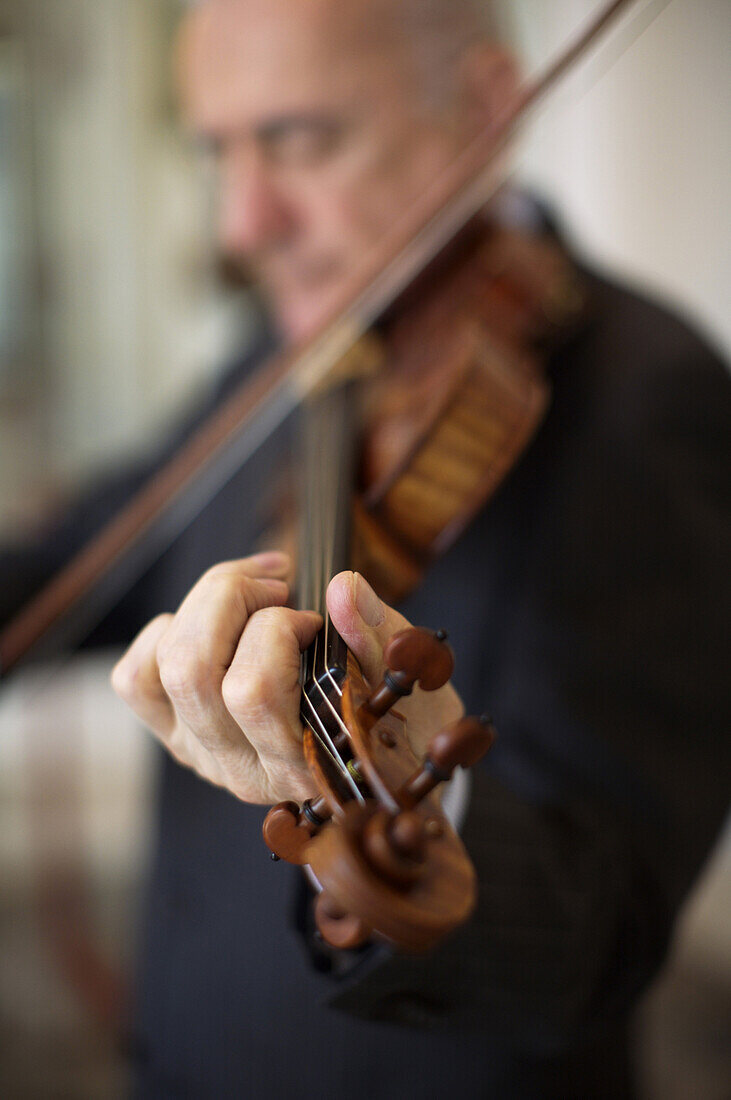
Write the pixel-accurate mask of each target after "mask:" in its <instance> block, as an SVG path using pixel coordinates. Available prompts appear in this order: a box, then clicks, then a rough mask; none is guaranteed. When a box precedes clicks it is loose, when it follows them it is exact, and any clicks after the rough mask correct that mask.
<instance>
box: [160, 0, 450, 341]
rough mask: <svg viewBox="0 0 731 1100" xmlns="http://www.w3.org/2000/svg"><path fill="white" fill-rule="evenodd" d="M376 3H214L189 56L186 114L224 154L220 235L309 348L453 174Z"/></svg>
mask: <svg viewBox="0 0 731 1100" xmlns="http://www.w3.org/2000/svg"><path fill="white" fill-rule="evenodd" d="M380 9H381V5H379V4H377V3H375V2H371V3H370V4H369V3H368V0H340V3H336V2H335V0H208V2H207V3H205V4H203V5H202V7H201V8H199V9H198V10H197V11H196V12H195V13H194V14H193V15H192V16H191V17H190V19H189V21H188V25H187V27H186V29H185V31H184V35H183V39H182V49H181V75H182V90H183V104H184V111H185V115H186V117H187V120H188V121H189V123H190V124H191V126H192V128H193V129H194V130H195V131H196V132H197V133H198V134H199V135H201V136H202V137H203V138H204V139H206V140H207V141H208V142H209V143H210V144H211V145H212V147H213V149H214V152H215V156H216V161H217V164H218V170H219V235H220V243H221V245H222V247H223V249H224V250H225V252H226V254H227V255H228V256H230V257H232V258H233V259H234V260H236V261H237V262H240V263H241V264H242V265H244V266H245V267H246V269H247V270H248V271H249V272H250V273H251V274H252V275H253V277H254V278H255V279H256V280H257V281H258V282H259V283H260V285H261V286H262V288H263V290H264V293H265V296H266V298H267V299H268V301H269V304H270V306H271V308H272V310H273V313H274V316H275V319H276V320H277V322H278V324H279V326H280V328H281V330H282V333H283V334H284V336H285V337H286V338H288V339H290V340H298V339H301V338H303V337H306V336H307V335H308V333H310V332H311V331H312V330H313V329H314V328H316V327H317V325H318V324H319V323H320V322H321V321H322V320H323V319H324V318H325V317H326V316H327V314H328V313H329V312H330V310H331V309H332V308H333V305H334V303H335V302H336V301H337V300H338V298H339V295H340V293H341V292H342V287H343V284H344V282H345V281H346V280H347V277H348V275H350V274H352V272H353V270H354V269H357V266H358V264H359V263H362V262H363V259H364V257H365V256H366V254H367V253H368V250H369V249H370V248H371V247H373V246H374V245H375V244H376V243H377V242H378V241H379V240H380V239H381V238H382V236H383V234H384V232H385V231H386V230H387V229H388V227H389V226H391V225H392V224H393V223H394V221H395V220H396V219H397V217H398V216H399V214H400V213H403V212H404V211H405V210H406V209H408V206H409V204H410V203H411V202H412V201H413V200H414V199H415V198H416V197H417V196H418V195H419V194H420V193H421V192H422V191H423V190H424V188H425V186H426V185H427V184H428V183H429V182H430V181H431V180H433V179H434V177H435V176H436V175H437V173H439V172H440V171H442V170H443V169H444V168H445V167H446V165H447V164H448V163H449V162H450V161H451V160H452V158H453V157H454V156H455V154H456V152H457V151H458V149H459V147H460V146H461V145H462V144H463V142H464V140H465V133H464V128H463V126H462V125H461V124H460V120H459V117H458V116H457V115H456V114H455V113H454V112H453V115H452V117H447V115H445V114H442V113H440V114H439V115H437V113H436V112H435V111H434V110H432V109H430V108H429V107H428V106H427V100H426V97H425V96H424V95H423V88H420V85H419V81H418V79H417V78H416V76H415V72H414V66H413V58H412V53H411V51H410V50H409V49H408V47H407V46H406V44H405V42H404V41H403V40H401V39H400V37H399V35H398V33H397V32H396V31H395V30H394V29H393V28H392V27H391V26H387V25H385V24H386V23H387V20H385V19H383V18H382V19H381V24H380V25H379V23H378V21H379V14H378V13H379V11H380Z"/></svg>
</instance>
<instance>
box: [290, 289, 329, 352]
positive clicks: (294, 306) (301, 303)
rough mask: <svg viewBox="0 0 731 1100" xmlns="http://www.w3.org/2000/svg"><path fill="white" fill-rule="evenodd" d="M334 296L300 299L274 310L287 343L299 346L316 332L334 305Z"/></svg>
mask: <svg viewBox="0 0 731 1100" xmlns="http://www.w3.org/2000/svg"><path fill="white" fill-rule="evenodd" d="M335 297H336V296H335V294H332V293H331V294H326V295H318V296H317V297H316V298H314V297H313V298H302V299H300V300H298V301H297V302H290V303H287V304H286V305H284V306H282V307H280V308H279V309H277V310H276V314H277V318H278V321H279V327H280V329H281V330H282V334H283V335H284V337H285V339H286V341H287V343H289V344H299V343H302V342H303V341H305V340H308V339H309V338H310V337H311V336H314V334H315V333H316V332H317V330H318V329H319V328H320V326H321V325H322V324H323V322H324V321H325V320H326V318H327V317H328V315H329V314H330V311H331V309H332V307H333V305H334V301H335Z"/></svg>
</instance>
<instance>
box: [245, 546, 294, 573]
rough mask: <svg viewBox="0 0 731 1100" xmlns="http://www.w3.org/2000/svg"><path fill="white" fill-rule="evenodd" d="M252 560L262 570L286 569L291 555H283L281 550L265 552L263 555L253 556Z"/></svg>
mask: <svg viewBox="0 0 731 1100" xmlns="http://www.w3.org/2000/svg"><path fill="white" fill-rule="evenodd" d="M250 560H251V561H254V562H256V564H257V565H258V566H259V568H260V569H286V568H287V566H288V565H289V554H283V553H282V552H281V551H280V550H263V551H262V552H261V554H253V555H252V556H251V559H250Z"/></svg>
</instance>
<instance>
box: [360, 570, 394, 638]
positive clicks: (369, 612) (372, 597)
mask: <svg viewBox="0 0 731 1100" xmlns="http://www.w3.org/2000/svg"><path fill="white" fill-rule="evenodd" d="M354 582H355V593H354V595H355V606H356V608H357V609H358V614H359V615H360V617H361V619H362V620H363V622H364V623H366V624H367V625H368V626H380V625H381V623H382V622H383V620H384V619H385V618H386V609H385V608H384V606H383V604H382V603H381V601H380V600H379V598H378V596H377V595H376V594H375V592H374V591H373V589H372V588H371V586H370V585H369V583H368V581H367V580H366V579H365V577H363V576H361V574H360V573H355V574H354Z"/></svg>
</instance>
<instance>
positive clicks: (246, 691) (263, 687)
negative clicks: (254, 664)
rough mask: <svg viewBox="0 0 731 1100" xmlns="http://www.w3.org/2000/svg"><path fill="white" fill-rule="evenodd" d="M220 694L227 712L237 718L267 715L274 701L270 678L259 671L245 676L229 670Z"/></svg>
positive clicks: (274, 692)
mask: <svg viewBox="0 0 731 1100" xmlns="http://www.w3.org/2000/svg"><path fill="white" fill-rule="evenodd" d="M222 692H223V701H224V703H225V704H226V708H227V710H228V711H229V712H230V713H231V714H235V715H237V716H246V715H250V716H254V717H256V716H258V715H260V714H263V713H268V712H269V711H271V709H272V707H273V704H274V702H275V700H276V688H275V686H274V684H273V682H272V677H271V676H269V675H268V674H266V673H264V672H262V671H259V670H257V671H256V672H255V673H250V674H245V673H243V672H242V671H240V670H232V669H230V670H229V671H228V672H227V673H226V675H225V676H224V678H223V685H222Z"/></svg>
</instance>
